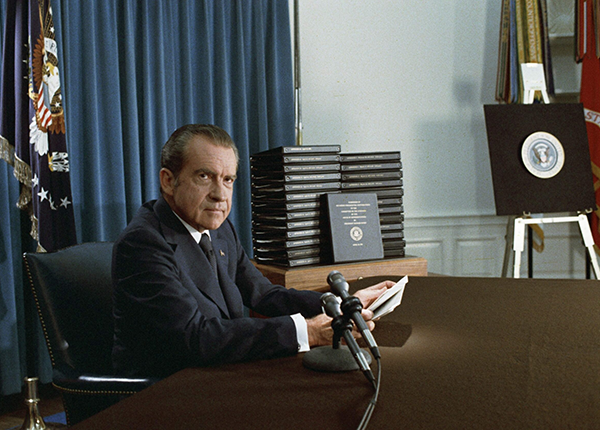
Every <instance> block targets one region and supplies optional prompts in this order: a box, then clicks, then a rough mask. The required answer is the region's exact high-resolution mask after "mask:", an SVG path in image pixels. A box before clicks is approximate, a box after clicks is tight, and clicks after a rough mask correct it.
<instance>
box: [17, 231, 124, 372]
mask: <svg viewBox="0 0 600 430" xmlns="http://www.w3.org/2000/svg"><path fill="white" fill-rule="evenodd" d="M112 247H113V244H112V243H111V242H91V243H83V244H81V245H75V246H72V247H69V248H65V249H62V250H59V251H56V252H50V253H25V254H24V256H23V258H24V260H25V271H26V274H27V277H28V279H29V283H30V286H31V288H32V291H33V296H34V299H35V304H36V307H37V311H38V315H39V317H40V320H41V323H42V329H43V331H44V336H45V338H46V344H47V346H48V350H49V352H50V358H51V360H52V365H53V367H57V366H63V365H65V364H66V365H68V366H70V367H72V368H73V369H76V370H78V371H80V372H90V373H97V374H107V373H112V363H111V351H112V343H113V330H114V326H113V316H112V281H111V260H112Z"/></svg>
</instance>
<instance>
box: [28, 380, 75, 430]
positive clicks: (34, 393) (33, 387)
mask: <svg viewBox="0 0 600 430" xmlns="http://www.w3.org/2000/svg"><path fill="white" fill-rule="evenodd" d="M25 384H26V385H27V397H26V398H25V404H26V405H27V415H26V416H25V421H24V422H23V425H22V426H21V429H20V430H44V429H62V428H66V427H67V426H66V425H64V424H61V423H45V422H44V418H42V416H41V415H40V411H39V409H38V403H39V402H40V399H39V396H38V378H25Z"/></svg>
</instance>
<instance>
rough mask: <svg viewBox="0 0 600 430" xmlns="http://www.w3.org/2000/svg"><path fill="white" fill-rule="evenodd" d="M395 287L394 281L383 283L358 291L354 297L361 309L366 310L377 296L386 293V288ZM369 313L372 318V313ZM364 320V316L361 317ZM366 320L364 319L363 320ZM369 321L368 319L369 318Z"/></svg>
mask: <svg viewBox="0 0 600 430" xmlns="http://www.w3.org/2000/svg"><path fill="white" fill-rule="evenodd" d="M394 285H396V283H395V282H394V281H383V282H380V283H379V284H375V285H372V286H370V287H368V288H363V289H362V290H358V291H357V292H356V293H354V295H355V296H356V297H358V298H359V299H360V302H361V303H362V305H363V309H366V308H368V307H369V306H370V305H371V303H373V302H374V301H375V300H376V299H377V298H378V297H379V296H381V295H382V294H383V293H385V292H386V291H387V289H388V288H391V287H393V286H394ZM369 312H370V313H371V317H373V313H372V312H371V311H369ZM363 318H364V315H363ZM365 319H366V318H365ZM369 319H370V318H369Z"/></svg>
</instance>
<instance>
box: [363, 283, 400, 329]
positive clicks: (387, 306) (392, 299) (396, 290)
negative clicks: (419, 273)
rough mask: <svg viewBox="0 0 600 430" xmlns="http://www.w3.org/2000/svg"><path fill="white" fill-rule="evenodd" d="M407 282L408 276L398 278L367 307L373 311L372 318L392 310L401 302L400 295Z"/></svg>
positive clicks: (379, 316)
mask: <svg viewBox="0 0 600 430" xmlns="http://www.w3.org/2000/svg"><path fill="white" fill-rule="evenodd" d="M407 282H408V276H405V277H403V278H402V279H400V280H399V281H398V282H396V284H395V285H394V286H393V287H391V288H389V289H388V290H387V291H386V292H385V293H383V294H382V295H381V296H379V297H378V298H377V300H375V301H374V302H373V303H371V306H369V307H368V309H370V310H371V311H373V319H375V318H381V317H382V316H384V315H387V314H389V313H390V312H392V311H393V310H394V309H396V307H398V305H399V304H400V303H401V302H402V295H403V294H404V287H406V283H407Z"/></svg>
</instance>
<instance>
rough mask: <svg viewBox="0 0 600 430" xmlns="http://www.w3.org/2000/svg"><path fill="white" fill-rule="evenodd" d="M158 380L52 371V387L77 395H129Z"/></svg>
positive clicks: (62, 370)
mask: <svg viewBox="0 0 600 430" xmlns="http://www.w3.org/2000/svg"><path fill="white" fill-rule="evenodd" d="M157 381H159V378H127V377H121V376H114V375H95V374H81V373H78V372H76V371H74V370H73V369H56V368H55V369H54V370H53V374H52V383H53V385H54V386H55V387H56V388H57V389H59V390H62V391H68V392H71V393H79V394H89V395H92V394H125V395H128V394H129V395H130V394H133V393H137V392H138V391H141V390H143V389H144V388H148V387H149V386H150V385H152V384H154V383H155V382H157Z"/></svg>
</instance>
